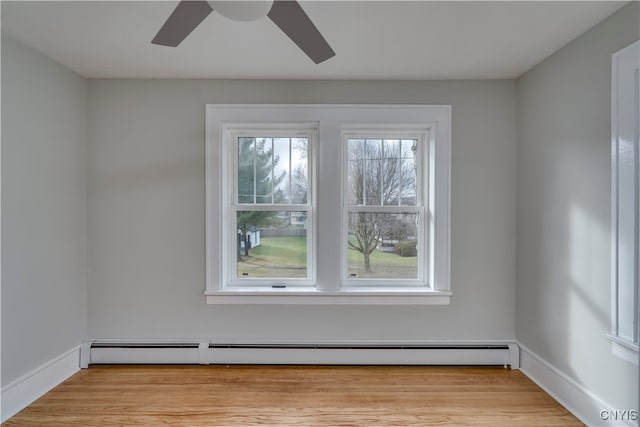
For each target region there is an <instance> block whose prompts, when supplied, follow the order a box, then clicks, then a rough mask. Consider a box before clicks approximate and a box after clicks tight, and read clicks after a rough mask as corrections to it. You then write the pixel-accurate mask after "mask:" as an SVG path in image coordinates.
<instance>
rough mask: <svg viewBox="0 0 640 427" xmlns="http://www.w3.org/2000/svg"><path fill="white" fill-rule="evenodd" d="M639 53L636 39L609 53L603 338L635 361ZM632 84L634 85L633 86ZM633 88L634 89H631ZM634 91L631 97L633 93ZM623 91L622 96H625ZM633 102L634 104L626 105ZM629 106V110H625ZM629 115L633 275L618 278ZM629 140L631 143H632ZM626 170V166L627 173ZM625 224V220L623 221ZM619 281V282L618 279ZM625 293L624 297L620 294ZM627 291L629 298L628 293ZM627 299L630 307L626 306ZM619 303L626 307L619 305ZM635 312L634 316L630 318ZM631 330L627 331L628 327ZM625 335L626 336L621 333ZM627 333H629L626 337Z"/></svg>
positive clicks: (639, 297)
mask: <svg viewBox="0 0 640 427" xmlns="http://www.w3.org/2000/svg"><path fill="white" fill-rule="evenodd" d="M639 57H640V41H636V42H635V43H632V44H631V45H629V46H627V47H625V48H623V49H621V50H620V51H618V52H616V53H614V54H613V55H612V61H611V63H612V65H611V332H610V333H609V334H607V339H608V340H609V341H610V342H611V346H612V352H613V354H614V355H616V356H618V357H620V358H622V359H624V360H627V361H630V362H631V363H634V364H636V365H637V364H638V352H639V341H640V324H639V323H640V317H639V316H640V314H639V313H638V307H640V291H639V284H638V281H639V276H640V271H639V270H638V269H639V266H638V253H639V252H640V243H639V237H638V233H639V228H640V224H639V218H638V217H639V211H640V164H639V157H640V152H639V150H640V148H639V147H638V141H637V138H638V122H637V120H638V119H637V111H635V112H634V111H633V110H634V109H635V110H637V109H638V104H637V96H640V94H639V93H638V91H640V83H639V82H638V78H639V77H638V65H637V64H638V58H639ZM634 86H635V87H634ZM634 92H635V93H634ZM634 94H635V95H636V96H635V97H634V96H633V95H634ZM625 95H626V97H625ZM630 103H634V104H635V106H630ZM629 110H631V111H629ZM629 117H632V118H633V119H632V120H635V123H632V126H633V127H635V129H634V130H632V131H631V133H635V138H636V141H634V143H635V147H633V148H632V150H633V156H634V161H633V165H632V174H633V175H635V177H634V181H635V182H634V184H633V187H635V188H634V189H633V190H632V191H633V192H634V193H635V194H634V195H633V196H632V198H635V204H634V205H635V213H634V215H633V216H634V218H633V220H632V222H633V224H632V227H633V228H634V229H635V230H633V231H631V233H633V234H634V237H633V239H634V242H632V244H631V246H632V251H633V254H632V255H631V256H629V258H630V259H634V267H633V268H634V272H633V279H632V280H631V282H633V283H629V282H630V281H622V280H620V271H619V267H620V265H619V262H620V251H621V250H622V249H623V248H621V246H623V244H621V242H620V235H628V234H629V230H625V231H624V232H621V231H620V227H621V226H620V222H621V221H620V209H619V207H620V199H621V198H622V197H620V185H619V184H620V173H621V171H620V167H621V161H620V153H621V152H623V151H624V148H620V144H621V140H622V139H624V136H623V135H624V133H625V132H629V129H628V128H625V127H624V126H625V123H626V125H627V126H628V125H629V122H628V121H626V122H625V120H628V118H629ZM632 144H633V143H632ZM628 172H629V171H628V170H627V173H628ZM627 225H628V224H627ZM621 282H622V283H621ZM625 294H626V295H627V297H626V298H625V297H624V295H625ZM629 294H630V295H631V298H629V297H628V295H629ZM629 302H630V303H631V304H633V307H631V308H629V306H628V304H629ZM623 304H624V305H625V306H626V309H624V310H623V309H621V306H623ZM634 316H635V318H633V317H634ZM629 329H631V330H632V332H631V333H629V332H628V330H629ZM625 335H626V336H625ZM629 335H631V337H629Z"/></svg>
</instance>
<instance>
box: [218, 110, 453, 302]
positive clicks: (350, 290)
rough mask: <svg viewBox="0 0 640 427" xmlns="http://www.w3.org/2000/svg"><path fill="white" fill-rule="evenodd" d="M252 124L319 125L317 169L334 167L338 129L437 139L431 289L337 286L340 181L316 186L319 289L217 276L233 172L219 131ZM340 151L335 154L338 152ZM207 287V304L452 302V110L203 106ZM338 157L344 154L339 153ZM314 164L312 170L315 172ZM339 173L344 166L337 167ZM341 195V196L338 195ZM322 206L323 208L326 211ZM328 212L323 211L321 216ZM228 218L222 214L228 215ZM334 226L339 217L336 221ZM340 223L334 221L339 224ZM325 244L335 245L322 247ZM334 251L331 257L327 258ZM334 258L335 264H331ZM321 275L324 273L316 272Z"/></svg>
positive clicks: (328, 179)
mask: <svg viewBox="0 0 640 427" xmlns="http://www.w3.org/2000/svg"><path fill="white" fill-rule="evenodd" d="M240 123H242V124H243V126H245V124H247V123H253V124H256V125H259V127H261V128H264V127H265V126H269V125H273V126H276V125H282V124H283V123H316V124H317V126H318V141H317V151H316V156H315V161H316V162H318V163H319V164H322V163H323V162H324V163H329V162H334V161H335V159H336V153H335V148H336V145H335V144H333V145H332V144H331V143H330V142H331V141H330V139H331V138H337V139H338V142H340V141H341V140H340V136H341V135H340V132H341V129H342V128H343V127H353V125H354V124H355V125H357V126H361V127H366V128H371V127H372V126H375V125H376V124H379V123H384V124H385V126H387V127H393V126H398V127H402V128H406V127H407V126H409V127H410V126H421V127H422V128H426V127H429V128H431V129H432V130H433V136H432V137H433V138H435V140H436V141H437V144H435V146H434V147H431V149H432V150H433V153H431V155H430V157H429V162H430V164H429V167H430V168H433V171H434V172H433V174H434V182H431V183H429V185H430V187H433V188H430V190H433V191H431V192H430V193H429V197H430V198H431V197H432V198H433V201H434V203H435V209H436V213H435V215H434V221H433V222H434V225H433V227H434V246H435V250H436V251H437V252H436V253H435V254H434V255H435V256H434V260H433V265H434V268H433V272H432V273H431V274H432V275H433V277H434V280H433V281H432V282H431V283H433V288H425V289H416V287H391V286H386V287H377V288H372V287H363V288H355V287H342V286H341V283H340V277H339V276H340V274H339V269H340V263H341V260H340V259H338V257H336V253H337V251H338V250H339V247H338V244H339V236H340V231H339V230H334V229H333V228H334V227H332V224H333V222H335V221H334V219H331V218H330V217H331V215H333V214H332V213H330V212H329V211H330V209H331V208H330V207H329V206H334V205H335V207H334V210H335V211H339V212H338V213H337V215H338V216H339V215H340V214H341V209H340V207H341V199H340V197H341V194H340V193H341V191H335V190H337V188H341V187H336V185H340V176H338V177H336V176H326V177H325V178H323V180H322V182H321V181H320V180H316V182H318V186H319V187H318V188H317V190H316V191H315V195H317V196H318V200H317V203H316V208H317V209H318V210H320V211H322V212H323V213H321V214H320V215H322V216H320V215H318V214H317V213H316V233H318V234H319V235H320V236H319V237H321V238H322V239H324V243H325V244H324V245H323V246H322V247H319V246H318V245H319V244H320V243H322V242H320V241H319V240H317V241H316V248H315V249H316V256H317V260H316V262H317V268H316V273H317V276H318V277H317V282H316V288H300V287H295V286H292V287H290V288H289V287H288V288H287V289H286V290H285V291H283V290H282V289H271V288H262V289H255V288H248V287H246V288H242V289H233V290H231V289H229V287H227V286H225V282H224V281H223V279H224V277H223V276H222V268H221V267H222V265H221V262H220V258H221V257H220V255H221V254H222V250H223V247H221V245H220V243H219V242H220V238H221V237H222V236H221V234H222V230H223V224H225V222H223V221H225V220H228V215H229V212H226V211H225V210H224V209H221V207H222V206H223V199H222V196H223V193H224V191H223V190H224V189H223V188H222V187H223V185H222V182H221V181H220V179H219V178H220V177H221V176H228V174H229V173H230V170H229V168H230V167H229V165H228V162H226V161H224V158H223V157H222V154H223V147H222V144H221V141H223V132H224V127H225V126H228V125H229V124H234V125H237V124H240ZM338 151H340V150H338ZM205 154H206V160H205V163H206V165H205V166H206V182H205V186H206V221H205V222H206V236H205V245H206V261H205V262H206V288H205V295H206V299H207V303H209V304H263V303H264V304H367V305H368V304H392V305H405V304H406V305H423V304H448V303H449V302H450V298H451V295H452V293H451V288H450V249H449V244H450V230H449V224H450V218H449V211H450V186H451V184H450V181H451V178H450V169H451V166H450V165H451V106H449V105H353V104H338V105H330V104H328V105H312V104H311V105H309V104H301V105H295V104H293V105H288V104H254V105H244V104H231V105H228V104H226V105H225V104H207V106H206V146H205ZM338 157H341V154H340V153H338ZM318 163H316V164H315V170H314V172H315V173H317V172H318ZM337 167H338V169H337V171H338V173H337V175H340V173H339V171H340V169H341V167H342V162H341V161H340V162H338V166H337ZM336 193H338V194H336ZM321 206H325V207H324V208H322V207H321ZM323 209H324V210H323ZM324 212H328V213H326V214H325V213H324ZM225 215H226V216H225ZM338 221H339V218H338ZM337 224H339V222H337ZM327 242H330V243H331V242H332V245H333V246H331V245H329V246H327V245H326V243H327ZM331 251H333V253H331ZM332 259H334V261H331V260H332ZM326 263H328V264H332V263H333V264H332V265H334V266H335V267H336V271H331V270H330V269H324V268H323V265H327V264H326ZM321 270H322V271H321Z"/></svg>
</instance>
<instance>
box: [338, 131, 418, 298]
mask: <svg viewBox="0 0 640 427" xmlns="http://www.w3.org/2000/svg"><path fill="white" fill-rule="evenodd" d="M426 145H427V131H426V130H423V131H421V132H420V131H407V130H384V131H380V130H378V131H376V130H360V131H358V130H351V129H346V130H345V131H344V132H343V147H344V155H343V159H344V162H343V166H344V172H343V185H344V189H343V218H342V230H343V248H344V249H345V252H344V254H345V255H344V257H343V262H344V274H343V283H344V284H345V285H352V286H357V285H363V286H385V287H387V286H390V285H391V286H394V285H400V286H402V285H406V286H416V285H417V286H420V285H425V283H426V282H425V274H427V273H428V264H429V263H428V262H423V261H424V260H426V259H428V257H429V248H428V246H429V245H427V244H426V242H427V241H428V239H427V236H428V234H429V233H428V231H429V230H428V227H425V226H424V225H425V223H426V217H427V216H426V210H425V206H428V202H427V196H428V192H427V188H428V185H427V184H428V162H427V161H426V160H427V159H425V155H424V154H425V150H428V147H427V146H426Z"/></svg>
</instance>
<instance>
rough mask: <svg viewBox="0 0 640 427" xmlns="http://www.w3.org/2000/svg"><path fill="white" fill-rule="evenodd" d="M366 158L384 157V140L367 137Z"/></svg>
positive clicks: (377, 158) (376, 158) (365, 145)
mask: <svg viewBox="0 0 640 427" xmlns="http://www.w3.org/2000/svg"><path fill="white" fill-rule="evenodd" d="M364 147H365V158H367V159H374V160H379V159H381V158H382V140H381V139H367V140H366V141H365V144H364Z"/></svg>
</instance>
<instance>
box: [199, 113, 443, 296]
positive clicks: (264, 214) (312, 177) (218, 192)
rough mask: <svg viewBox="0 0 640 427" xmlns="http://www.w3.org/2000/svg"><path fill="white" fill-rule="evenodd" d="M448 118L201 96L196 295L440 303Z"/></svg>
mask: <svg viewBox="0 0 640 427" xmlns="http://www.w3.org/2000/svg"><path fill="white" fill-rule="evenodd" d="M450 117H451V110H450V107H448V106H402V105H400V106H381V105H370V106H365V105H295V106H294V105H208V106H207V131H206V132H207V133H206V135H207V144H206V149H207V154H206V158H207V164H206V172H207V181H206V183H207V189H206V203H207V213H206V224H207V236H206V245H207V251H206V253H207V284H206V291H205V294H206V297H207V302H208V303H211V304H218V303H224V304H234V303H240V304H254V303H257V304H263V303H265V304H269V303H274V304H287V303H296V304H412V305H415V304H447V303H448V302H449V299H450V296H451V292H450V284H449V185H450V184H449V170H450V167H449V165H450V132H451V118H450Z"/></svg>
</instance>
